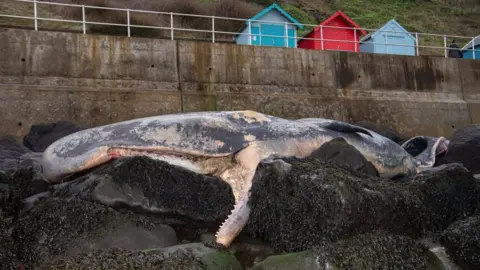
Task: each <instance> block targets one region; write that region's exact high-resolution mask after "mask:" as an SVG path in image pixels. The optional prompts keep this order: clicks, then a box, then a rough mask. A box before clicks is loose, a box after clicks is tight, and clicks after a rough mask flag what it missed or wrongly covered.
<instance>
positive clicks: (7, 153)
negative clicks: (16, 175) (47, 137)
mask: <svg viewBox="0 0 480 270" xmlns="http://www.w3.org/2000/svg"><path fill="white" fill-rule="evenodd" d="M29 152H30V150H29V149H28V148H26V147H24V146H23V145H20V144H18V143H17V141H16V140H15V139H14V138H12V137H9V136H0V171H8V170H16V169H18V168H19V167H21V166H20V163H21V162H22V161H23V160H24V159H22V158H21V157H22V155H24V154H26V153H29Z"/></svg>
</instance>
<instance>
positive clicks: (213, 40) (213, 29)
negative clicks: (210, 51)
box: [212, 16, 215, 43]
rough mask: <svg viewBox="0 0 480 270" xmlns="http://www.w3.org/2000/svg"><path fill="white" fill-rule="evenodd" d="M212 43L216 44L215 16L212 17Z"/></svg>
mask: <svg viewBox="0 0 480 270" xmlns="http://www.w3.org/2000/svg"><path fill="white" fill-rule="evenodd" d="M212 42H213V43H215V16H212Z"/></svg>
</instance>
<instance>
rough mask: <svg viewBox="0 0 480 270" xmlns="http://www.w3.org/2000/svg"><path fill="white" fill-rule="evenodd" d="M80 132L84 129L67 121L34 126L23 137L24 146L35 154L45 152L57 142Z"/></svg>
mask: <svg viewBox="0 0 480 270" xmlns="http://www.w3.org/2000/svg"><path fill="white" fill-rule="evenodd" d="M80 130H83V128H82V127H80V126H77V125H75V124H74V123H72V122H70V121H65V120H60V121H57V122H54V123H48V124H38V125H32V126H31V127H30V131H29V132H28V134H27V135H26V136H25V137H23V145H25V146H26V147H28V148H29V149H30V150H32V151H34V152H43V151H45V149H47V147H48V146H49V145H50V144H52V143H53V142H55V141H56V140H58V139H60V138H63V137H65V136H67V135H69V134H72V133H75V132H77V131H80Z"/></svg>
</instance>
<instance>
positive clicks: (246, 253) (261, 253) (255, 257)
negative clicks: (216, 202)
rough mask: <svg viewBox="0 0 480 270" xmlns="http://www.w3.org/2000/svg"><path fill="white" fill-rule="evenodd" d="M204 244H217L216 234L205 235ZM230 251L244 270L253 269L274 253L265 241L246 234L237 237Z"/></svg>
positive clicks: (202, 238)
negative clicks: (245, 269) (256, 264)
mask: <svg viewBox="0 0 480 270" xmlns="http://www.w3.org/2000/svg"><path fill="white" fill-rule="evenodd" d="M200 240H201V242H202V243H206V242H210V243H214V242H215V234H214V233H204V234H202V236H201V237H200ZM228 251H229V252H230V253H231V254H233V255H235V257H236V258H237V260H238V261H239V262H240V264H241V265H242V267H243V268H247V269H249V268H251V267H252V266H253V265H254V264H255V263H257V262H260V261H263V260H264V259H265V258H267V257H268V256H271V255H273V253H274V251H273V249H272V248H271V247H269V246H268V245H267V244H266V243H264V242H263V241H260V240H257V239H253V238H250V237H248V236H246V235H245V234H243V235H242V234H241V235H239V236H237V238H236V239H235V242H233V243H232V244H231V245H230V247H229V249H228Z"/></svg>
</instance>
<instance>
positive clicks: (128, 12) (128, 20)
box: [127, 9, 130, 37]
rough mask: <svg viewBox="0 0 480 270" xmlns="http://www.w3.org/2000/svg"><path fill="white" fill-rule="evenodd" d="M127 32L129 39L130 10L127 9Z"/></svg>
mask: <svg viewBox="0 0 480 270" xmlns="http://www.w3.org/2000/svg"><path fill="white" fill-rule="evenodd" d="M127 30H128V37H130V9H127Z"/></svg>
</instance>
